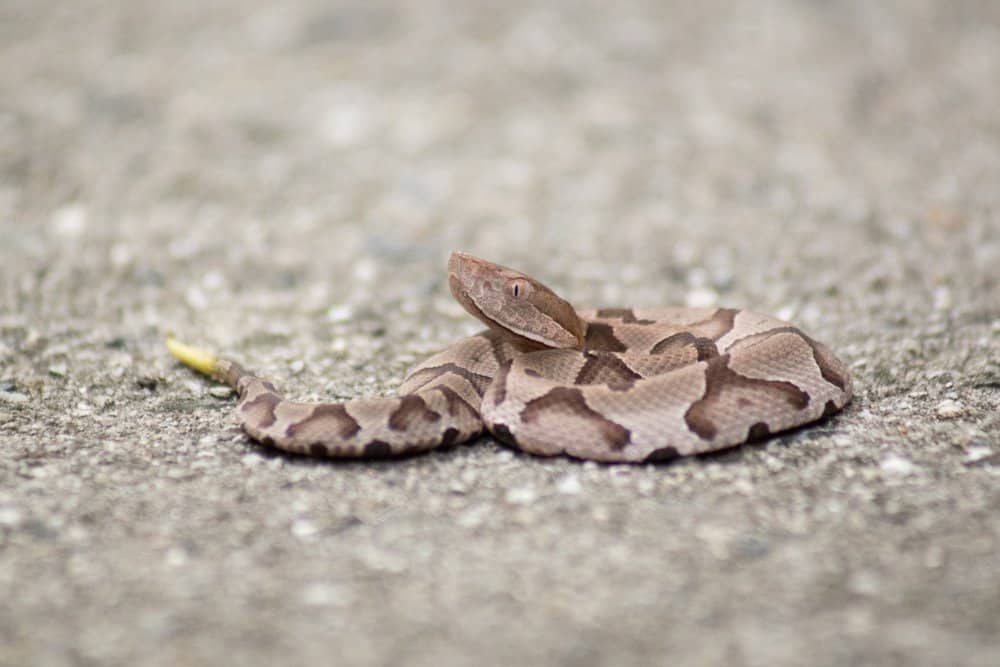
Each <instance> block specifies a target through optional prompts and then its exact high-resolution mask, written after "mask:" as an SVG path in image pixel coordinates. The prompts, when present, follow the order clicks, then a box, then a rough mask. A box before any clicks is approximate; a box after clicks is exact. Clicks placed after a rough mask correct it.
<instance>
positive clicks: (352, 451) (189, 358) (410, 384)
mask: <svg viewBox="0 0 1000 667" xmlns="http://www.w3.org/2000/svg"><path fill="white" fill-rule="evenodd" d="M448 269H449V286H450V288H451V291H452V293H453V294H454V296H455V297H456V299H457V300H458V301H459V302H460V303H461V304H462V305H463V306H464V307H465V308H466V310H468V311H469V312H470V313H471V314H473V315H474V316H476V317H477V318H479V319H480V320H482V321H483V322H484V323H485V324H487V325H488V327H489V329H488V330H487V331H484V332H482V333H480V334H477V335H474V336H470V337H468V338H465V339H463V340H461V341H458V342H457V343H455V344H453V345H451V346H450V347H448V348H447V349H445V350H443V351H442V352H439V353H438V354H436V355H434V356H432V357H431V358H429V359H427V360H426V361H424V362H423V363H421V364H420V365H418V366H417V367H416V368H415V369H414V370H413V371H412V372H411V373H410V374H409V375H408V376H407V377H406V379H405V380H404V381H403V383H402V385H401V386H400V388H399V392H398V397H396V398H368V399H355V400H351V401H347V402H346V403H320V404H315V403H299V402H294V401H289V400H286V399H284V398H283V397H282V396H281V395H280V394H279V393H278V392H277V391H276V390H275V388H274V386H273V385H272V384H271V383H270V382H269V381H267V380H265V379H263V378H260V377H258V376H256V375H254V374H252V373H249V372H247V371H245V370H244V369H243V368H242V367H241V366H240V365H239V364H237V363H236V362H233V361H231V360H228V359H220V358H216V357H214V356H211V355H207V354H205V353H203V352H201V351H199V350H196V349H194V348H190V347H188V346H186V345H183V344H181V343H178V342H177V341H173V340H169V341H168V345H169V346H170V348H171V351H172V352H173V353H174V354H175V355H176V356H177V357H178V358H179V359H180V360H181V361H183V362H184V363H186V364H188V365H190V366H192V367H194V368H195V369H197V370H200V371H202V372H205V373H209V374H211V375H213V376H215V377H217V378H218V379H220V380H222V381H224V382H226V383H228V384H229V385H230V386H232V387H234V388H235V389H236V390H237V392H238V393H239V396H240V400H239V403H238V405H237V407H236V417H237V420H238V421H239V422H240V424H241V426H242V427H243V429H244V430H245V431H246V432H247V433H248V434H249V435H250V437H252V438H253V439H255V440H257V441H259V442H261V443H263V444H265V445H269V446H274V447H278V448H280V449H283V450H287V451H291V452H299V453H303V454H312V455H316V456H331V457H387V456H396V455H405V454H412V453H417V452H423V451H427V450H430V449H435V448H438V447H447V446H451V445H455V444H458V443H461V442H465V441H468V440H471V439H473V438H475V437H476V436H478V435H480V434H481V433H482V432H483V430H484V428H485V429H486V430H488V431H489V432H490V433H492V434H493V435H494V436H495V437H497V438H498V439H500V440H502V441H503V442H505V443H507V444H509V445H511V446H513V447H517V448H519V449H521V450H524V451H526V452H531V453H533V454H539V455H545V456H550V455H556V454H568V455H570V456H573V457H577V458H582V459H592V460H597V461H609V462H611V461H618V462H644V461H663V460H669V459H672V458H675V457H677V456H683V455H688V454H697V453H701V452H708V451H713V450H717V449H722V448H725V447H730V446H733V445H738V444H740V443H743V442H746V441H748V440H755V439H759V438H762V437H765V436H767V435H770V434H773V433H777V432H778V431H783V430H786V429H790V428H793V427H796V426H801V425H803V424H807V423H809V422H812V421H816V420H818V419H820V418H823V417H826V416H828V415H831V414H833V413H835V412H837V411H839V410H840V409H841V408H843V407H844V405H846V404H847V402H848V401H850V399H851V381H850V377H849V375H848V372H847V370H846V368H845V366H844V364H843V363H841V361H840V360H839V359H837V357H835V356H834V355H833V353H832V352H831V351H830V350H829V349H828V348H827V347H826V346H825V345H823V344H822V343H819V342H817V341H814V340H813V339H811V338H810V337H808V336H807V335H806V334H804V333H803V332H802V331H800V330H799V329H797V328H795V327H793V326H791V325H790V324H788V323H786V322H783V321H781V320H778V319H775V318H772V317H769V316H766V315H760V314H757V313H754V312H752V311H748V310H734V309H727V308H708V309H704V308H661V309H642V308H637V309H630V308H620V309H600V310H581V311H576V310H575V309H574V308H573V307H572V306H571V305H570V304H569V303H567V302H566V301H564V300H563V299H561V298H560V297H558V296H557V295H556V294H555V293H553V292H552V291H551V290H549V289H548V288H547V287H545V286H544V285H542V284H541V283H539V282H538V281H536V280H534V279H533V278H530V277H529V276H526V275H524V274H522V273H519V272H517V271H514V270H512V269H508V268H506V267H502V266H499V265H497V264H493V263H490V262H487V261H485V260H482V259H478V258H476V257H472V256H470V255H465V254H462V253H453V254H452V256H451V259H450V260H449V263H448Z"/></svg>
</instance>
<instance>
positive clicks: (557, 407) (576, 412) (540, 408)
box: [521, 387, 632, 451]
mask: <svg viewBox="0 0 1000 667" xmlns="http://www.w3.org/2000/svg"><path fill="white" fill-rule="evenodd" d="M547 412H562V413H568V414H571V415H573V416H576V417H582V418H584V419H586V420H587V421H589V422H590V423H591V424H593V425H594V426H596V427H597V429H598V431H599V432H600V433H601V436H602V437H603V438H604V441H605V443H606V444H607V446H608V447H609V448H610V449H611V450H613V451H621V450H622V449H624V448H625V446H626V445H628V444H629V441H630V439H631V437H632V434H631V433H629V430H628V429H627V428H625V427H624V426H622V425H621V424H618V423H616V422H613V421H611V420H610V419H605V418H604V417H602V416H601V415H600V413H598V412H596V411H594V410H592V409H591V408H590V406H589V405H587V401H586V400H584V398H583V393H582V392H581V391H580V390H579V389H575V388H573V387H556V388H554V389H552V390H550V391H549V392H548V393H546V394H543V395H542V396H539V397H538V398H536V399H533V400H530V401H528V402H527V404H525V406H524V410H523V411H522V412H521V420H522V421H524V422H525V423H530V422H532V421H535V420H536V419H539V418H540V417H541V416H542V415H543V414H545V413H547Z"/></svg>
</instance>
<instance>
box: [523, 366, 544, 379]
mask: <svg viewBox="0 0 1000 667" xmlns="http://www.w3.org/2000/svg"><path fill="white" fill-rule="evenodd" d="M524 374H525V375H527V376H528V377H532V378H540V377H542V374H541V373H539V372H538V371H536V370H535V369H534V368H525V369H524Z"/></svg>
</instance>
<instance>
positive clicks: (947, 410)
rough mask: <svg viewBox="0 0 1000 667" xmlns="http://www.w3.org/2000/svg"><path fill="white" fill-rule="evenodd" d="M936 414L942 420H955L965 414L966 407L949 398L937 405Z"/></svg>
mask: <svg viewBox="0 0 1000 667" xmlns="http://www.w3.org/2000/svg"><path fill="white" fill-rule="evenodd" d="M936 412H937V416H938V418H940V419H955V418H956V417H961V416H962V415H963V414H964V413H965V406H963V405H962V404H961V403H960V402H958V401H956V400H954V399H951V398H948V399H945V400H943V401H941V402H940V403H938V404H937V409H936Z"/></svg>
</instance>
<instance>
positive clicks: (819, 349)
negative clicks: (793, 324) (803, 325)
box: [799, 332, 847, 391]
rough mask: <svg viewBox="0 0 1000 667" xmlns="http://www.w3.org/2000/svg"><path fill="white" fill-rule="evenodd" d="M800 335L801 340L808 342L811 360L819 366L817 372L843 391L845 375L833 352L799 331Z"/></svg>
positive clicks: (845, 384)
mask: <svg viewBox="0 0 1000 667" xmlns="http://www.w3.org/2000/svg"><path fill="white" fill-rule="evenodd" d="M799 335H800V336H802V340H804V341H805V342H807V343H809V347H811V348H812V353H813V360H815V361H816V365H817V366H819V373H820V375H822V376H823V379H824V380H826V381H827V382H829V383H830V384H832V385H833V386H835V387H836V388H837V389H840V390H841V391H844V390H845V389H846V388H847V376H846V374H844V373H842V372H841V370H840V369H839V368H838V366H840V364H839V362H838V361H837V358H836V357H834V356H833V353H832V352H830V350H829V349H827V347H826V346H825V345H822V344H820V343H818V342H816V341H814V340H813V339H812V338H810V337H809V336H807V335H805V334H804V333H802V332H799Z"/></svg>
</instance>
